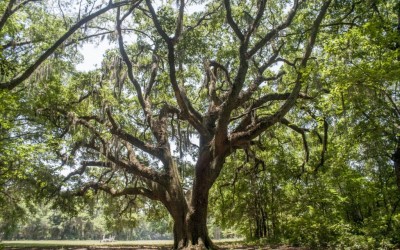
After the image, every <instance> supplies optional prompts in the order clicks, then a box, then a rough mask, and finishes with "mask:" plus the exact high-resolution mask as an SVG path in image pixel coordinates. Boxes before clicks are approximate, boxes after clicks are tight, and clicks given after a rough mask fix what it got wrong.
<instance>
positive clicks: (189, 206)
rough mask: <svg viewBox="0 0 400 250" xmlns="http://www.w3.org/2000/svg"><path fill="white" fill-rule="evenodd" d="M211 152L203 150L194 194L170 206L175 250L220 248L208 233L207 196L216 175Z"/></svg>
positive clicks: (197, 170)
mask: <svg viewBox="0 0 400 250" xmlns="http://www.w3.org/2000/svg"><path fill="white" fill-rule="evenodd" d="M210 155H211V154H210V153H209V152H206V151H203V154H201V156H200V158H199V160H198V162H197V164H196V170H195V180H194V183H193V189H192V192H191V193H190V195H189V194H187V195H186V197H183V198H179V199H176V200H175V201H173V202H172V203H170V207H171V208H172V209H169V210H170V213H171V215H172V217H173V219H174V249H217V247H216V246H215V245H214V244H213V243H212V241H211V239H210V237H209V235H208V230H207V212H208V211H207V209H208V196H209V191H210V188H211V186H212V183H213V182H214V180H215V173H214V172H213V170H212V169H211V165H212V164H213V160H212V159H211V157H210Z"/></svg>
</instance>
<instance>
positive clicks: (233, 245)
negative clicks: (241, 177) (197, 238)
mask: <svg viewBox="0 0 400 250" xmlns="http://www.w3.org/2000/svg"><path fill="white" fill-rule="evenodd" d="M214 242H215V243H216V244H217V245H218V246H221V247H222V248H223V249H268V248H259V247H254V246H245V245H243V242H241V239H224V240H214ZM172 243H173V242H172V241H171V240H141V241H114V242H104V243H101V242H100V240H19V241H3V242H2V243H1V244H2V245H3V246H4V249H74V250H89V249H90V250H97V249H118V250H124V249H127V250H128V249H129V250H136V249H137V250H138V249H171V246H172ZM0 249H1V247H0Z"/></svg>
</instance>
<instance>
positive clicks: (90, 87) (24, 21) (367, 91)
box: [0, 0, 400, 249]
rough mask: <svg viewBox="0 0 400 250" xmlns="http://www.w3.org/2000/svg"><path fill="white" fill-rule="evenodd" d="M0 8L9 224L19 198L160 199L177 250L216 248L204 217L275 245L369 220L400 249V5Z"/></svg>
mask: <svg viewBox="0 0 400 250" xmlns="http://www.w3.org/2000/svg"><path fill="white" fill-rule="evenodd" d="M0 10H1V12H0V13H2V14H1V15H0V16H1V19H0V39H1V40H0V73H1V75H0V89H1V90H0V95H1V97H2V98H1V106H0V110H1V114H2V117H1V118H0V129H1V137H0V148H1V151H2V153H1V155H0V167H1V170H2V171H1V172H0V183H1V190H0V191H1V192H0V199H2V200H4V201H5V200H9V201H11V203H8V204H6V203H4V204H5V205H3V207H2V209H4V211H10V213H16V214H14V215H12V217H18V216H20V215H19V214H21V213H22V211H23V208H22V207H24V206H26V205H24V206H22V205H21V204H22V201H24V202H25V203H26V204H29V203H30V202H35V201H37V200H40V199H46V200H52V201H53V203H54V207H57V208H60V209H63V210H64V211H69V212H73V211H75V210H77V209H78V208H80V207H81V205H80V204H86V205H91V206H93V204H94V203H95V201H96V199H99V197H103V199H108V198H106V197H113V199H112V200H111V202H110V206H109V212H110V213H111V211H113V210H114V211H119V212H120V213H119V212H118V214H123V213H124V212H126V211H127V210H128V209H130V208H133V207H141V206H146V204H148V203H147V202H148V201H147V199H148V200H152V201H155V202H157V204H158V205H160V204H161V205H162V206H163V207H164V209H165V210H166V211H167V212H168V213H169V215H170V216H171V219H172V221H173V235H174V248H175V249H183V248H187V247H192V246H197V247H200V248H207V249H212V248H215V247H216V246H215V245H214V244H213V243H212V241H211V239H210V236H209V233H208V229H207V219H208V218H209V217H210V216H212V217H213V218H215V219H216V220H217V221H219V222H220V223H221V225H225V226H227V227H237V228H238V230H239V231H241V232H242V233H245V234H247V236H249V237H253V238H268V239H270V240H275V241H278V242H284V241H285V240H288V241H290V242H291V243H294V244H312V245H313V246H326V245H328V244H334V242H336V243H337V242H340V239H342V238H343V237H347V236H349V235H350V234H352V230H356V229H357V230H358V229H360V228H362V229H360V230H364V231H363V232H362V233H359V234H357V233H354V234H355V235H361V234H364V235H368V236H371V237H375V236H376V235H389V236H387V238H384V239H385V240H386V239H389V241H390V240H391V241H392V242H394V244H397V243H398V241H397V240H398V238H396V237H395V236H394V232H395V230H396V228H398V227H399V226H400V221H399V217H398V215H399V213H398V212H397V210H398V208H397V207H398V204H399V202H400V199H399V192H400V143H399V136H398V134H399V131H398V128H399V119H398V118H399V114H400V112H399V109H400V108H399V106H398V102H399V100H398V92H397V91H398V82H399V77H398V75H399V74H398V73H399V72H398V71H399V61H400V60H399V58H400V57H399V48H400V42H399V41H400V40H399V39H400V37H399V35H400V28H399V27H400V26H399V25H400V21H399V17H400V4H399V3H398V2H396V1H394V0H393V1H332V0H326V1H307V0H293V1H281V0H274V1H266V0H258V1H230V0H224V1H211V0H210V1H185V0H179V1H165V2H164V1H163V2H156V1H151V0H146V1H144V0H130V1H89V0H88V1H84V0H82V1H72V2H70V3H66V2H64V1H52V0H42V1H40V0H38V1H35V0H25V1H17V0H7V1H3V2H2V3H0ZM104 39H106V40H108V41H109V43H110V44H111V45H113V46H114V47H113V48H112V49H109V50H107V52H106V53H105V54H104V56H103V60H102V62H99V65H101V66H100V67H98V68H97V69H95V70H91V71H87V72H84V71H81V70H79V66H77V65H78V63H79V62H80V61H81V60H82V56H81V55H80V52H79V48H80V46H81V45H82V44H84V43H92V44H94V43H98V42H99V41H102V40H104ZM396 185H397V187H398V189H397V190H396ZM23 188H25V189H28V190H29V192H26V193H24V194H23V196H19V195H18V193H19V192H21V191H20V190H21V189H23ZM17 197H18V198H17ZM20 199H21V200H20ZM13 203H15V204H18V206H20V205H21V209H20V210H18V209H17V210H12V209H10V206H9V204H13ZM78 204H79V205H78ZM293 204H294V206H293ZM18 211H21V212H18ZM4 215H6V213H5V214H4ZM6 217H7V216H5V217H4V218H3V217H0V219H1V222H2V224H1V225H4V226H7V228H12V227H11V225H9V224H7V223H6ZM243 217H244V218H246V220H245V221H243V223H242V224H241V225H238V224H237V223H236V222H235V221H236V220H238V221H241V220H240V218H243ZM127 218H128V221H129V216H128V217H127ZM285 218H286V221H285ZM327 218H332V220H329V219H327ZM15 222H16V221H15ZM241 222H242V221H241ZM309 222H312V223H309ZM363 223H372V224H373V225H376V226H377V227H384V228H385V229H382V230H377V231H374V232H370V231H368V230H369V229H371V230H372V227H362V226H360V225H361V224H363ZM304 224H307V225H309V227H306V230H304V231H302V225H304ZM367 229H368V230H367ZM341 237H342V238H341ZM382 237H383V236H382ZM382 239H383V238H382ZM373 244H375V243H373ZM376 244H379V242H376Z"/></svg>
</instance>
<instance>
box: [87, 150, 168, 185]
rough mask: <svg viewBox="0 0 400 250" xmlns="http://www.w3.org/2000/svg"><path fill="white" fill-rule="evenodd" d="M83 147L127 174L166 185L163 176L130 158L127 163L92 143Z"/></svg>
mask: <svg viewBox="0 0 400 250" xmlns="http://www.w3.org/2000/svg"><path fill="white" fill-rule="evenodd" d="M84 146H85V147H86V148H89V149H92V150H94V151H96V152H99V153H101V154H102V155H103V156H104V157H105V158H106V159H107V160H109V161H111V162H112V163H114V164H115V165H117V166H118V167H120V168H123V169H125V170H126V171H127V172H129V173H132V174H135V175H137V176H140V177H143V178H145V179H147V180H149V181H154V182H156V183H159V184H161V185H163V186H165V185H167V182H168V180H167V179H165V178H163V175H161V174H160V173H158V172H157V171H155V170H154V169H152V168H150V167H147V166H144V165H143V164H141V163H140V162H139V161H138V160H137V159H133V158H130V159H129V161H126V160H123V159H121V158H120V157H116V156H114V155H112V154H111V152H109V150H108V149H107V148H104V147H102V148H101V147H98V146H96V145H94V143H89V144H85V145H84Z"/></svg>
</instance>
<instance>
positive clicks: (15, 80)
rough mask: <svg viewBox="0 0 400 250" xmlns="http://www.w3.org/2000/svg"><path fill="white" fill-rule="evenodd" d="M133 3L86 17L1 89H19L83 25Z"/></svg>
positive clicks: (106, 9)
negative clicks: (112, 10)
mask: <svg viewBox="0 0 400 250" xmlns="http://www.w3.org/2000/svg"><path fill="white" fill-rule="evenodd" d="M130 3H132V1H130V0H128V1H121V2H116V3H110V4H109V5H107V6H106V7H104V8H103V9H100V10H98V11H96V12H95V13H93V14H91V15H88V16H86V17H85V18H83V19H81V20H80V21H79V22H77V23H76V24H75V25H73V26H72V27H71V28H70V29H69V30H68V31H67V32H66V33H65V34H64V35H62V36H61V37H60V38H59V39H58V40H57V41H56V42H54V43H53V45H52V46H51V47H50V48H48V49H47V50H46V51H45V52H44V53H43V54H42V55H41V56H40V57H39V58H38V59H37V60H36V61H35V62H34V63H33V64H32V65H31V66H29V67H28V68H27V69H26V70H25V71H24V72H23V73H22V74H20V75H19V76H16V77H14V78H13V79H12V80H10V81H8V82H3V83H0V89H9V90H12V89H14V88H15V87H17V86H18V85H19V84H21V83H22V82H23V81H25V80H26V79H28V78H29V77H30V76H31V75H32V73H33V72H34V71H35V70H36V69H37V68H38V67H39V66H40V65H41V64H42V63H43V62H44V61H45V60H46V59H47V58H49V57H50V56H51V55H52V54H53V53H54V52H55V51H56V49H57V48H58V47H60V46H61V45H62V44H63V43H64V42H65V41H66V40H67V39H68V38H69V37H70V36H71V35H73V34H74V33H75V31H77V30H78V29H79V28H80V27H81V26H82V25H84V24H85V23H87V22H89V21H91V20H92V19H94V18H96V17H98V16H99V15H102V14H104V13H105V12H107V11H109V10H111V9H114V8H118V7H121V6H124V5H128V4H130Z"/></svg>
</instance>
